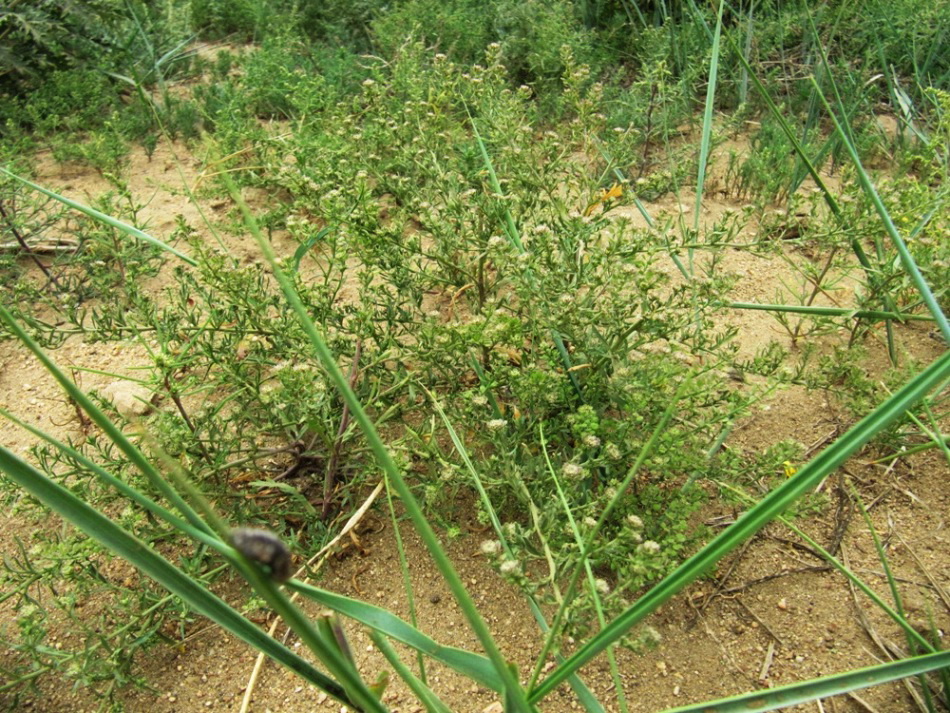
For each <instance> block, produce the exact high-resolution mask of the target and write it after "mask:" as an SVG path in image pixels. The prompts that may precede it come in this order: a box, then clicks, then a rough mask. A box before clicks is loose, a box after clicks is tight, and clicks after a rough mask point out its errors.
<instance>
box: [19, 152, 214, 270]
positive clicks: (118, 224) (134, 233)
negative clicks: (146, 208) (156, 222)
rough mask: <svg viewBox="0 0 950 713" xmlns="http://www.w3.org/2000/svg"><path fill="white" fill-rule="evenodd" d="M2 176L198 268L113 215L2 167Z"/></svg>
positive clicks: (166, 245)
mask: <svg viewBox="0 0 950 713" xmlns="http://www.w3.org/2000/svg"><path fill="white" fill-rule="evenodd" d="M0 174H3V175H5V176H8V177H9V178H12V179H14V180H15V181H19V182H20V183H22V184H23V185H25V186H29V187H30V188H32V189H33V190H34V191H39V192H40V193H42V194H43V195H44V196H49V197H50V198H52V199H53V200H57V201H59V202H60V203H62V204H63V205H65V206H69V207H70V208H72V209H73V210H78V211H79V212H80V213H84V214H85V215H88V216H89V217H90V218H94V219H96V220H98V221H99V222H101V223H105V224H106V225H110V226H112V227H113V228H115V229H116V230H121V231H122V232H123V233H125V234H126V235H129V236H131V237H133V238H138V239H139V240H142V241H143V242H146V243H149V244H151V245H154V246H156V247H159V248H161V249H162V250H164V251H165V252H169V253H171V254H172V255H174V256H175V257H177V258H180V259H182V260H184V261H185V262H187V263H188V264H189V265H191V266H196V265H197V264H198V261H197V260H195V259H194V258H192V257H189V256H188V255H186V254H185V253H183V252H181V251H180V250H178V249H177V248H173V247H172V246H171V245H169V244H168V243H163V242H162V241H161V240H159V239H158V238H153V237H152V236H151V235H149V234H148V233H146V232H144V231H142V230H139V229H138V228H134V227H132V226H131V225H129V224H128V223H123V222H122V221H121V220H116V219H115V218H113V217H112V216H111V215H106V214H105V213H101V212H100V211H98V210H96V209H95V208H90V207H89V206H86V205H83V204H82V203H78V202H76V201H74V200H73V199H72V198H67V197H66V196H61V195H60V194H59V193H54V192H53V191H51V190H49V189H46V188H43V186H40V185H37V184H36V183H33V182H32V181H28V180H26V179H25V178H21V177H20V176H18V175H16V174H15V173H11V172H10V171H8V170H7V169H5V168H3V167H2V166H0Z"/></svg>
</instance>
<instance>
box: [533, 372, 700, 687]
mask: <svg viewBox="0 0 950 713" xmlns="http://www.w3.org/2000/svg"><path fill="white" fill-rule="evenodd" d="M691 383H692V380H691V378H687V379H684V380H683V381H682V382H681V383H680V385H679V386H678V387H677V389H676V393H675V394H674V395H673V398H672V399H670V403H669V404H668V405H667V407H666V410H665V411H664V412H663V416H661V417H660V421H659V423H657V425H656V428H654V429H653V433H652V434H650V438H649V439H647V442H646V443H644V444H643V447H642V448H641V449H640V453H639V454H638V455H637V459H636V461H634V463H633V466H631V468H630V470H628V471H627V475H626V476H625V477H624V479H623V481H621V483H620V484H619V485H618V486H617V488H616V493H615V494H614V496H613V498H611V499H610V502H608V503H607V506H606V507H605V508H604V509H603V510H602V511H601V513H600V517H599V518H598V519H597V523H596V524H595V525H594V527H592V528H591V530H590V532H588V533H587V538H586V539H585V540H584V545H583V547H582V549H581V553H580V560H581V561H580V562H578V563H577V564H575V565H574V571H573V572H571V576H570V577H569V579H568V583H567V587H566V589H565V591H564V600H563V601H562V602H561V604H560V606H558V609H557V612H556V613H555V615H554V621H553V622H552V623H551V631H550V632H549V634H548V637H547V639H545V641H544V645H543V647H542V648H541V655H540V656H539V657H538V663H539V664H540V663H541V662H542V661H543V660H544V659H546V658H547V654H548V651H549V650H550V649H551V648H552V647H553V646H554V639H555V637H556V636H557V634H558V632H559V631H560V628H561V623H562V621H563V620H564V616H565V615H566V613H567V608H568V606H569V605H570V603H571V601H572V599H573V597H574V593H575V592H576V591H577V583H578V581H579V580H580V576H581V572H582V571H583V569H584V567H583V562H584V561H586V558H587V553H588V552H589V551H590V547H591V545H592V544H593V543H594V542H596V540H597V536H598V534H599V533H600V530H601V528H602V527H603V526H604V523H605V522H607V518H609V517H610V514H611V513H612V512H613V510H614V508H616V507H617V505H618V504H619V503H620V501H621V500H622V499H623V497H624V495H625V493H626V492H627V489H628V488H629V487H630V486H631V484H632V483H633V480H634V478H636V477H637V474H638V473H639V472H640V467H641V466H642V465H643V463H644V461H646V459H647V456H648V455H649V454H650V453H652V452H653V447H654V446H655V445H656V442H657V440H658V439H659V437H660V435H661V434H662V433H663V432H664V431H665V430H666V426H667V425H668V424H669V422H670V420H671V419H672V418H673V413H674V411H675V410H676V406H677V404H678V403H679V401H680V399H681V398H682V397H683V394H684V393H685V391H686V388H687V387H688V386H689V385H690V384H691ZM611 626H613V624H611V625H609V626H608V627H606V628H605V629H602V630H601V632H600V634H599V635H598V636H602V635H603V634H604V633H605V632H606V631H608V630H610V628H611ZM596 638H597V637H595V639H596ZM612 643H613V641H608V642H606V644H605V645H604V647H603V648H606V647H607V646H609V645H610V644H612ZM603 648H602V649H600V650H603ZM600 650H599V651H598V652H597V653H600ZM595 655H596V654H595ZM575 656H576V654H575ZM571 658H572V659H573V658H574V656H572V657H571ZM569 661H570V659H569V660H568V662H569ZM568 662H566V663H568ZM563 667H564V665H563V664H562V665H561V666H558V668H556V669H555V670H554V674H552V676H553V675H561V674H560V673H559V672H560V671H561V669H562V668H563ZM575 670H576V669H575ZM566 673H567V672H566V671H565V675H566ZM539 675H540V666H536V667H535V671H534V675H533V676H532V677H531V684H530V686H529V690H531V691H532V694H531V695H532V697H533V696H534V693H533V691H534V689H535V683H536V681H537V677H538V676H539ZM550 678H551V676H549V677H548V679H545V681H544V683H542V684H541V686H539V688H540V687H543V686H545V684H547V681H548V680H549V679H550ZM562 679H563V676H562ZM535 700H536V699H535Z"/></svg>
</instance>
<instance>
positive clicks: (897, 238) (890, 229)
mask: <svg viewBox="0 0 950 713" xmlns="http://www.w3.org/2000/svg"><path fill="white" fill-rule="evenodd" d="M812 81H813V82H814V80H812ZM815 86H816V88H817V86H818V85H817V84H816V85H815ZM818 96H819V97H820V99H821V101H822V103H823V104H824V105H825V110H826V111H827V112H828V115H829V116H830V117H831V120H832V121H833V122H834V124H835V129H837V131H838V134H839V135H840V136H841V140H842V141H843V142H844V146H845V149H846V150H847V152H848V155H849V156H850V157H851V161H852V162H853V163H854V167H855V169H856V171H857V175H858V182H859V183H860V184H861V188H862V189H863V190H864V192H865V194H866V195H867V196H868V198H869V199H870V200H871V204H872V205H873V206H874V210H876V211H877V214H878V216H879V217H880V218H881V222H882V223H883V224H884V230H885V231H886V232H887V234H888V236H889V237H890V238H891V241H892V242H893V243H894V247H895V248H897V254H898V255H899V256H900V259H901V264H902V265H903V266H904V269H905V270H906V271H907V274H908V275H910V279H911V281H912V282H913V283H914V286H915V287H916V288H917V291H918V292H920V296H921V297H922V298H923V300H924V304H926V305H927V309H928V310H930V314H932V315H933V318H934V319H935V320H936V322H937V326H938V327H940V333H941V334H942V335H943V338H944V341H945V342H946V343H947V344H950V322H948V321H947V317H946V315H944V313H943V310H942V309H940V305H939V304H938V303H937V298H936V297H934V294H933V292H932V291H931V289H930V285H928V284H927V281H926V280H925V279H924V276H923V275H922V274H921V272H920V269H919V268H918V267H917V263H916V262H915V261H914V258H913V256H912V255H911V254H910V251H909V250H908V249H907V245H906V243H905V242H904V239H903V238H902V237H901V235H900V232H898V230H897V226H896V225H894V221H893V220H892V219H891V214H890V213H889V212H888V210H887V207H886V206H885V205H884V201H882V200H881V196H880V195H878V192H877V189H876V188H875V187H874V184H873V183H872V182H871V178H870V176H868V173H867V171H865V170H864V165H863V164H862V163H861V157H860V156H858V151H857V149H856V148H855V146H854V142H853V141H852V140H851V137H850V134H849V132H848V130H847V129H845V127H844V126H842V124H841V123H840V122H839V121H838V117H837V116H836V115H835V113H834V111H832V109H831V106H830V105H829V104H828V100H827V99H826V98H825V96H824V94H822V93H821V89H820V88H819V89H818Z"/></svg>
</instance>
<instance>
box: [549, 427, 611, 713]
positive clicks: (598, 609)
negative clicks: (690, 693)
mask: <svg viewBox="0 0 950 713" xmlns="http://www.w3.org/2000/svg"><path fill="white" fill-rule="evenodd" d="M538 430H539V434H538V435H539V439H540V441H541V452H542V453H543V454H544V462H545V464H546V465H547V467H548V474H549V475H550V476H551V480H552V481H553V482H554V488H555V490H557V496H558V500H560V501H561V507H562V508H563V509H564V517H565V518H566V519H567V523H568V525H569V526H570V528H571V532H572V533H573V535H574V542H575V543H576V545H577V551H578V552H583V551H584V536H583V535H582V534H581V531H580V529H579V528H578V527H577V522H576V521H575V520H574V514H573V513H572V512H571V506H570V504H569V503H568V502H567V496H566V495H565V494H564V489H563V488H562V487H561V481H560V480H559V479H558V477H557V472H555V470H554V464H553V463H551V459H550V457H549V456H548V444H547V442H546V441H545V438H544V425H543V424H541V425H539V426H538ZM584 573H585V574H586V575H587V587H588V589H589V590H590V596H591V599H592V600H593V602H594V611H595V613H596V614H597V624H598V626H600V628H601V629H603V628H604V627H605V626H606V625H607V620H606V618H605V617H604V607H603V604H602V603H601V601H600V593H599V592H598V591H597V582H596V580H595V578H594V571H593V569H592V568H591V566H590V558H588V557H585V558H584ZM607 664H608V666H610V677H611V679H613V684H614V691H616V694H617V705H618V706H619V708H620V713H627V711H628V710H629V708H628V706H627V696H626V693H625V692H624V688H623V679H622V678H621V677H620V668H619V667H618V666H617V658H616V656H614V651H613V647H608V648H607Z"/></svg>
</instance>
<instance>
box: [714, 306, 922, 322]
mask: <svg viewBox="0 0 950 713" xmlns="http://www.w3.org/2000/svg"><path fill="white" fill-rule="evenodd" d="M720 306H722V307H728V308H729V309H751V310H760V311H765V312H792V313H795V314H810V315H814V316H816V317H848V318H850V319H870V320H881V319H894V320H897V321H898V322H904V321H907V322H933V321H934V318H933V317H930V316H928V315H924V314H898V313H895V312H883V311H881V310H873V309H847V308H845V307H812V306H809V305H770V304H759V303H757V302H726V303H724V304H722V305H720Z"/></svg>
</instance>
